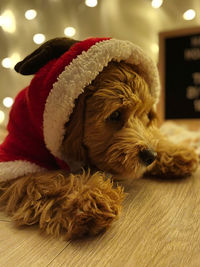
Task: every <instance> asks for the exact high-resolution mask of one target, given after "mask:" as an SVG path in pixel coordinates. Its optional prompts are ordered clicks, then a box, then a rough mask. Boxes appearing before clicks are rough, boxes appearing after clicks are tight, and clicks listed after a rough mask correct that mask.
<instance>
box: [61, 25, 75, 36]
mask: <svg viewBox="0 0 200 267" xmlns="http://www.w3.org/2000/svg"><path fill="white" fill-rule="evenodd" d="M64 34H65V35H66V36H68V37H72V36H74V35H75V34H76V30H75V29H74V28H73V27H67V28H65V29H64Z"/></svg>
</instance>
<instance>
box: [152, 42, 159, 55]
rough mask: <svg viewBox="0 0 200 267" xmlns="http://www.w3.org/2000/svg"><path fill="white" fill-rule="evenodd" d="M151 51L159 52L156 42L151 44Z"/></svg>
mask: <svg viewBox="0 0 200 267" xmlns="http://www.w3.org/2000/svg"><path fill="white" fill-rule="evenodd" d="M151 51H152V52H153V53H155V54H157V53H158V52H159V47H158V45H157V44H152V45H151Z"/></svg>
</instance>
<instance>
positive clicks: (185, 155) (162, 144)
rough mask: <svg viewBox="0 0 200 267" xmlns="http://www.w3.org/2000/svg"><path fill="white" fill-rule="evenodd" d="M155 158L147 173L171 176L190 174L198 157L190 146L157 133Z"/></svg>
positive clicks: (195, 166)
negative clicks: (175, 142)
mask: <svg viewBox="0 0 200 267" xmlns="http://www.w3.org/2000/svg"><path fill="white" fill-rule="evenodd" d="M156 151H157V159H156V161H155V162H154V163H153V164H152V165H150V166H149V167H148V170H147V172H146V174H147V175H153V176H158V177H165V178H173V177H177V178H178V177H180V178H181V177H186V176H189V175H191V174H192V173H193V172H194V171H195V170H196V169H197V167H198V163H199V159H198V156H197V155H196V153H195V152H194V150H193V149H192V148H189V147H187V146H184V145H177V144H174V143H172V142H170V141H169V140H168V139H166V138H165V137H163V136H162V135H159V138H158V143H157V148H156Z"/></svg>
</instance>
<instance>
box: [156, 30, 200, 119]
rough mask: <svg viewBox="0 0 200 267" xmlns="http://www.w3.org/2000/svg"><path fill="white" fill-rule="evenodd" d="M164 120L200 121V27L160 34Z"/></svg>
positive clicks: (160, 67)
mask: <svg viewBox="0 0 200 267" xmlns="http://www.w3.org/2000/svg"><path fill="white" fill-rule="evenodd" d="M159 41H160V43H159V45H160V53H159V69H160V73H161V85H162V101H161V107H160V108H161V109H162V112H163V117H164V119H197V118H200V27H198V28H192V29H184V30H177V31H171V32H163V33H160V34H159Z"/></svg>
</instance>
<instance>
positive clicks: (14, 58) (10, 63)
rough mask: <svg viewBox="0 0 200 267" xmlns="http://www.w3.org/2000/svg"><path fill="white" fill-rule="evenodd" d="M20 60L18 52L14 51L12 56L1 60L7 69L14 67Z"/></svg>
mask: <svg viewBox="0 0 200 267" xmlns="http://www.w3.org/2000/svg"><path fill="white" fill-rule="evenodd" d="M19 61H20V56H19V54H18V53H13V54H12V55H11V56H10V57H6V58H4V59H3V60H2V61H1V65H2V66H3V67H4V68H6V69H13V68H14V66H15V64H16V63H17V62H19Z"/></svg>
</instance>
